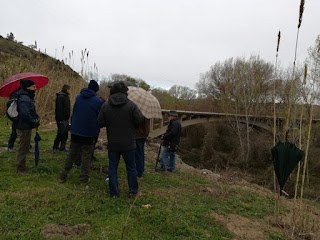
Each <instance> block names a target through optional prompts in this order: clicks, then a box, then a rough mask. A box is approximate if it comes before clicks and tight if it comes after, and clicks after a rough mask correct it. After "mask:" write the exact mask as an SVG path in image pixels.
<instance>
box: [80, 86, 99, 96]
mask: <svg viewBox="0 0 320 240" xmlns="http://www.w3.org/2000/svg"><path fill="white" fill-rule="evenodd" d="M96 95H97V93H96V92H95V91H93V90H91V89H89V88H84V89H82V90H81V92H80V96H81V97H83V98H91V97H94V96H96Z"/></svg>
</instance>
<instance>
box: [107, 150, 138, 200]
mask: <svg viewBox="0 0 320 240" xmlns="http://www.w3.org/2000/svg"><path fill="white" fill-rule="evenodd" d="M134 152H135V150H130V151H125V152H112V151H108V157H109V190H110V195H111V196H118V195H119V183H118V166H119V161H120V156H122V157H123V159H124V162H125V164H126V170H127V179H128V185H129V194H137V193H138V189H139V187H138V180H137V169H136V164H135V161H134Z"/></svg>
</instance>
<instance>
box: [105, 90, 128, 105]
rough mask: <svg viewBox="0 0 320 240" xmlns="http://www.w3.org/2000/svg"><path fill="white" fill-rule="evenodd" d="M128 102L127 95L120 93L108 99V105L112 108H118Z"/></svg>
mask: <svg viewBox="0 0 320 240" xmlns="http://www.w3.org/2000/svg"><path fill="white" fill-rule="evenodd" d="M128 101H129V100H128V97H127V95H126V94H124V93H121V92H118V93H114V94H112V95H111V96H110V97H109V99H108V103H109V104H110V105H112V106H120V105H123V104H126V103H127V102H128Z"/></svg>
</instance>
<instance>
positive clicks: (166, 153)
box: [161, 146, 176, 172]
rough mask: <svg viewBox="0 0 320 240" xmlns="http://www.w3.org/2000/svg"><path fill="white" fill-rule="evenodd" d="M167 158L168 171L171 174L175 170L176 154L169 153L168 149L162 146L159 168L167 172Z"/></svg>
mask: <svg viewBox="0 0 320 240" xmlns="http://www.w3.org/2000/svg"><path fill="white" fill-rule="evenodd" d="M168 158H170V162H169V167H170V169H169V171H171V172H173V171H175V170H176V152H170V151H169V148H168V147H166V146H163V152H162V159H161V168H162V170H163V171H166V170H167V159H168Z"/></svg>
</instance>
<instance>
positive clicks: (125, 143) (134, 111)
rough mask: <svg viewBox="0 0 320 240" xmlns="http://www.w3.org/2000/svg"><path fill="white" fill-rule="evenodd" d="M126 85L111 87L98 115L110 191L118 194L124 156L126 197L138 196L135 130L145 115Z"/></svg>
mask: <svg viewBox="0 0 320 240" xmlns="http://www.w3.org/2000/svg"><path fill="white" fill-rule="evenodd" d="M127 91H128V88H127V86H126V85H125V83H124V82H122V81H120V82H117V83H115V84H114V85H112V86H111V88H110V97H109V99H108V101H107V102H105V103H104V104H103V106H102V108H101V111H100V113H99V116H98V121H99V125H100V127H101V128H103V127H106V129H107V138H108V158H109V194H110V196H111V197H118V196H119V193H120V191H119V186H118V166H119V161H120V156H122V157H123V159H124V161H125V164H126V170H127V178H128V185H129V197H136V196H139V194H140V192H139V186H138V180H137V169H136V165H135V148H136V140H135V129H136V128H137V127H138V126H139V125H140V124H141V123H142V121H143V119H144V117H143V115H142V113H141V112H140V110H139V108H138V107H137V105H136V104H135V103H134V102H132V101H131V100H130V99H128V96H127Z"/></svg>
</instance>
